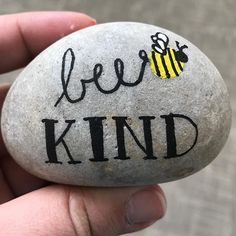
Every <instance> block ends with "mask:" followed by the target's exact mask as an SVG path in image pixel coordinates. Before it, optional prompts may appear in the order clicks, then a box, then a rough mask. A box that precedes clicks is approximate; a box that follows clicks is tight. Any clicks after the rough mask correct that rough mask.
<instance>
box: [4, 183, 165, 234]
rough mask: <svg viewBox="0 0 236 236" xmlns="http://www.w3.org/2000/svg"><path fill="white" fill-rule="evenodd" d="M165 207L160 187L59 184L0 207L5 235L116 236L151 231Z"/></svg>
mask: <svg viewBox="0 0 236 236" xmlns="http://www.w3.org/2000/svg"><path fill="white" fill-rule="evenodd" d="M165 208H166V203H165V198H164V195H163V192H162V191H161V189H160V187H158V186H148V187H143V188H141V187H140V188H138V187H133V188H128V187H126V188H85V187H84V188H78V187H69V186H63V185H54V186H49V187H46V188H42V189H40V190H37V191H34V192H32V193H29V194H27V195H24V196H22V197H20V198H18V199H15V200H13V201H10V202H8V203H5V204H3V205H1V206H0V222H1V223H0V226H1V227H0V235H12V234H13V233H14V232H17V234H18V235H25V236H29V235H71V236H76V235H86V236H89V235H93V236H100V235H102V236H116V235H120V234H124V233H129V232H134V231H137V230H140V229H143V228H145V227H147V226H149V225H150V224H152V223H153V222H154V221H156V220H158V219H160V218H161V217H162V216H163V215H164V212H165ZM16 219H17V220H16ZM12 222H14V224H12ZM9 226H10V227H9Z"/></svg>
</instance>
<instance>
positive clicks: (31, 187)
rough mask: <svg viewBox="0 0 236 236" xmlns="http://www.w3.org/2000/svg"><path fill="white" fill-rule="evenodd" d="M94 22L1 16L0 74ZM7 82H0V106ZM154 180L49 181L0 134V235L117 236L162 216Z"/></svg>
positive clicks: (51, 15)
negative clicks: (27, 166)
mask: <svg viewBox="0 0 236 236" xmlns="http://www.w3.org/2000/svg"><path fill="white" fill-rule="evenodd" d="M94 24H96V21H95V20H94V19H92V18H90V17H89V16H87V15H85V14H81V13H76V12H31V13H20V14H12V15H2V16H0V29H1V32H0V73H6V72H9V71H11V70H14V69H17V68H21V67H24V66H26V65H27V64H28V63H29V62H30V61H31V60H32V59H33V58H34V57H35V56H37V54H39V53H40V52H41V51H42V50H44V49H45V48H46V47H48V46H49V45H51V44H52V43H53V42H55V41H56V40H58V39H60V38H61V37H63V36H65V35H67V34H69V33H71V32H73V31H77V30H79V29H82V28H85V27H88V26H91V25H94ZM9 87H10V85H6V84H5V85H0V109H1V108H2V104H3V102H4V99H5V96H6V94H7V91H8V90H9ZM165 210H166V200H165V196H164V193H163V191H162V190H161V188H160V187H159V186H158V185H151V186H142V187H124V188H120V187H119V188H98V187H97V188H91V187H90V188H88V187H78V186H69V185H61V184H53V183H49V182H46V181H44V180H42V179H39V178H37V177H34V176H32V175H30V174H29V173H27V172H25V171H24V170H23V169H22V168H21V167H20V166H18V165H17V164H16V163H15V161H14V160H13V159H12V157H11V156H10V155H9V153H8V152H7V150H6V148H5V145H4V143H3V141H2V137H0V235H24V236H28V235H29V236H31V235H40V236H41V235H57V236H64V235H66V236H67V235H68V236H69V235H70V236H75V235H83V236H84V235H85V236H87V235H98V236H99V235H102V236H106V235H107V236H113V235H114V236H115V235H120V234H124V233H129V232H134V231H138V230H140V229H143V228H145V227H147V226H149V225H151V224H152V223H154V222H155V221H156V220H158V219H160V218H162V217H163V215H164V214H165Z"/></svg>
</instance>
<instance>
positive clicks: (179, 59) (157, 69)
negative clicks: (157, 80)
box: [148, 32, 188, 79]
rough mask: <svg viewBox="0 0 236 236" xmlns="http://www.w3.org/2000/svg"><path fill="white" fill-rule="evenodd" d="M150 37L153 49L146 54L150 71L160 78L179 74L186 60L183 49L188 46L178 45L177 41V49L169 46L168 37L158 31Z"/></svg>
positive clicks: (173, 76)
mask: <svg viewBox="0 0 236 236" xmlns="http://www.w3.org/2000/svg"><path fill="white" fill-rule="evenodd" d="M151 39H152V41H153V43H154V44H152V49H153V50H152V51H151V52H150V53H149V54H148V59H149V63H150V67H151V70H152V72H153V73H154V74H155V75H156V76H159V77H161V78H162V79H166V78H175V77H177V76H179V75H180V73H181V72H182V71H183V69H184V65H185V63H186V62H188V56H187V55H186V54H185V53H184V52H183V49H185V48H188V46H186V45H183V46H181V47H180V45H179V42H178V41H176V46H177V48H178V51H176V50H175V49H173V48H169V47H168V44H169V38H168V37H167V35H165V34H163V33H160V32H157V33H156V34H155V35H152V36H151Z"/></svg>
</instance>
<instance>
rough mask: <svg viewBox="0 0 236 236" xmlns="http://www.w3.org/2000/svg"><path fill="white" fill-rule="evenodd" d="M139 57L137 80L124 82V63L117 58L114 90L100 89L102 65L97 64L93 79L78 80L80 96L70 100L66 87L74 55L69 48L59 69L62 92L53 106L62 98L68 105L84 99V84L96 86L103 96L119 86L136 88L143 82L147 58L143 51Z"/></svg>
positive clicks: (72, 67) (71, 70) (69, 78)
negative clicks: (139, 64) (139, 65)
mask: <svg viewBox="0 0 236 236" xmlns="http://www.w3.org/2000/svg"><path fill="white" fill-rule="evenodd" d="M139 57H140V58H141V59H142V64H141V69H140V72H139V76H138V79H137V80H136V81H134V82H126V81H124V78H123V77H124V62H123V61H122V60H121V59H120V58H117V59H115V61H114V70H115V74H116V77H117V83H116V85H115V86H114V88H112V89H107V90H106V89H104V88H102V87H101V85H100V83H99V78H100V77H101V75H102V73H103V65H102V64H100V63H98V64H96V65H95V66H94V69H93V77H92V78H91V79H88V80H85V79H81V80H80V83H81V86H82V92H81V95H80V96H79V97H78V98H76V99H72V98H71V97H70V96H69V92H68V86H69V83H70V81H71V76H72V72H73V69H74V64H75V54H74V52H73V50H72V49H71V48H69V49H67V50H66V52H65V53H64V54H63V57H62V67H61V84H62V90H63V91H62V94H61V95H60V97H59V98H58V99H57V101H56V103H55V105H54V106H55V107H56V106H57V105H58V104H59V103H60V101H61V100H62V98H63V97H64V96H65V97H66V99H67V101H68V102H70V103H77V102H80V101H81V100H83V99H84V97H85V95H86V84H89V83H94V84H95V85H96V87H97V89H98V91H100V92H101V93H103V94H111V93H114V92H116V91H117V90H118V89H119V88H120V86H121V85H123V86H127V87H134V86H137V85H138V84H139V83H141V82H142V80H143V76H144V72H145V68H146V65H147V63H148V56H147V53H146V52H145V51H144V50H140V51H139ZM66 68H69V70H68V74H67V73H66Z"/></svg>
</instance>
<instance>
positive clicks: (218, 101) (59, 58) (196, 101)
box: [1, 22, 231, 186]
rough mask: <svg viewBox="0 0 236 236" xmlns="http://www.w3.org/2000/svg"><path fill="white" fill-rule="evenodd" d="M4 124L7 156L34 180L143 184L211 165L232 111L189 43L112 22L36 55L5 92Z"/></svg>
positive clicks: (214, 74) (217, 78)
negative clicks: (35, 177) (31, 175)
mask: <svg viewBox="0 0 236 236" xmlns="http://www.w3.org/2000/svg"><path fill="white" fill-rule="evenodd" d="M157 32H160V33H159V34H156V33H157ZM151 36H153V37H151ZM176 41H178V42H179V49H178V45H177V44H176ZM153 44H155V45H153ZM183 45H186V46H187V47H188V48H181V46H183ZM154 50H156V52H155V53H154ZM152 51H153V52H152ZM181 51H182V52H181ZM165 52H167V53H172V54H171V56H169V54H166V55H164V54H165ZM152 53H153V54H154V56H152ZM174 59H176V61H174ZM155 61H156V62H155ZM164 61H165V64H166V70H167V71H166V72H165V71H164V72H162V73H161V74H160V75H158V69H159V70H160V71H161V70H164V69H165V68H164V64H163V63H164ZM180 62H182V67H183V71H182V72H181V71H180V69H179V71H178V68H180V66H179V65H177V64H179V63H180ZM155 63H156V65H157V66H156V69H153V68H154V67H155ZM173 64H174V66H173ZM151 67H152V68H151ZM175 70H177V72H179V76H176V75H175V76H174V74H175V73H177V72H175ZM168 73H169V74H170V75H171V76H172V77H174V78H170V79H168V78H165V77H168ZM1 122H2V123H1V126H2V134H3V139H4V141H5V144H6V146H7V149H8V151H9V152H10V154H11V155H12V156H13V157H14V159H15V160H16V161H17V163H19V164H20V165H21V166H22V167H23V168H25V169H26V170H27V171H29V172H30V173H32V174H34V175H36V176H39V177H41V178H44V179H47V180H50V181H53V182H58V183H67V184H75V185H87V186H125V185H143V184H152V183H161V182H167V181H172V180H177V179H179V178H182V177H185V176H188V175H190V174H193V173H195V172H196V171H198V170H200V169H202V168H203V167H205V166H206V165H207V164H209V163H210V162H211V161H212V160H213V159H214V158H215V157H216V156H217V154H218V153H219V152H220V150H221V149H222V147H223V145H224V144H225V142H226V139H227V136H228V133H229V130H230V125H231V109H230V104H229V96H228V92H227V89H226V86H225V84H224V81H223V79H222V77H221V75H220V74H219V72H218V71H217V69H216V68H215V66H214V65H213V64H212V63H211V62H210V60H209V59H208V58H207V57H206V56H205V55H204V54H203V53H202V52H201V51H200V50H199V49H198V48H196V47H195V46H194V45H193V44H191V43H190V42H189V41H187V40H186V39H184V38H182V37H180V36H178V35H176V34H174V33H172V32H170V31H168V30H165V29H163V28H159V27H156V26H152V25H146V24H141V23H128V22H118V23H108V24H101V25H97V26H93V27H90V28H87V29H83V30H81V31H79V32H76V33H73V34H71V35H69V36H67V37H65V38H63V39H62V40H59V41H58V42H56V43H55V44H53V45H52V46H50V47H49V48H48V49H46V50H45V51H44V52H42V53H41V54H40V55H39V56H38V57H37V58H36V59H34V60H33V61H32V62H31V63H30V64H29V65H28V66H27V67H26V68H25V69H24V71H23V72H22V73H21V74H20V76H19V77H18V78H17V80H16V82H15V83H14V84H13V86H12V87H11V89H10V91H9V93H8V95H7V98H6V100H5V103H4V107H3V111H2V121H1Z"/></svg>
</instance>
